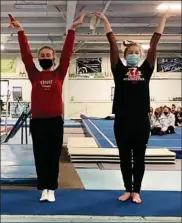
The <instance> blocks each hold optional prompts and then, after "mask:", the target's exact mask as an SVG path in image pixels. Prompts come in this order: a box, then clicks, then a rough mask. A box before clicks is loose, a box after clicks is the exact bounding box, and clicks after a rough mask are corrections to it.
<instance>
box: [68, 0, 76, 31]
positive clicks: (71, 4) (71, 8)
mask: <svg viewBox="0 0 182 223" xmlns="http://www.w3.org/2000/svg"><path fill="white" fill-rule="evenodd" d="M76 5H77V1H67V14H66V32H67V31H68V29H69V28H70V26H71V24H72V23H73V20H74V18H75V12H76Z"/></svg>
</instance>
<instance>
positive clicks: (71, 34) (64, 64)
mask: <svg viewBox="0 0 182 223" xmlns="http://www.w3.org/2000/svg"><path fill="white" fill-rule="evenodd" d="M84 16H85V15H81V16H80V17H79V18H78V19H77V20H76V21H75V22H73V24H72V25H71V27H70V29H69V30H68V34H67V36H66V39H65V42H64V46H63V49H62V53H61V57H60V61H59V66H58V67H57V69H56V71H57V72H59V73H60V78H61V79H63V80H64V78H65V76H66V74H67V70H68V67H69V65H70V59H71V57H72V54H73V48H74V41H75V28H76V27H77V26H79V25H81V24H82V23H83V19H84Z"/></svg>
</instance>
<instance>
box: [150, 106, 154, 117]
mask: <svg viewBox="0 0 182 223" xmlns="http://www.w3.org/2000/svg"><path fill="white" fill-rule="evenodd" d="M153 113H154V109H153V108H152V107H150V113H149V117H150V119H151V118H152V115H153Z"/></svg>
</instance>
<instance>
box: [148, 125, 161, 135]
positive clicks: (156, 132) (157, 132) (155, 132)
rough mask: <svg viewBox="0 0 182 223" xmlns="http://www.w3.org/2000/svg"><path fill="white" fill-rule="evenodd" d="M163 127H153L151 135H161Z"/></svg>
mask: <svg viewBox="0 0 182 223" xmlns="http://www.w3.org/2000/svg"><path fill="white" fill-rule="evenodd" d="M161 129H162V128H160V127H154V128H153V129H151V135H161Z"/></svg>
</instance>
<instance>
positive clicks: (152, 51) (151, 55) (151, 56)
mask: <svg viewBox="0 0 182 223" xmlns="http://www.w3.org/2000/svg"><path fill="white" fill-rule="evenodd" d="M168 15H169V12H168V11H167V12H166V13H165V14H164V16H163V17H162V19H161V20H160V22H159V24H158V26H157V28H156V31H155V32H154V34H153V36H152V38H151V40H150V48H149V50H148V53H147V58H146V60H147V61H148V63H149V65H150V66H151V67H154V65H155V60H156V51H157V44H158V42H159V40H160V38H161V36H162V34H163V32H164V28H165V24H166V21H167V18H168Z"/></svg>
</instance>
